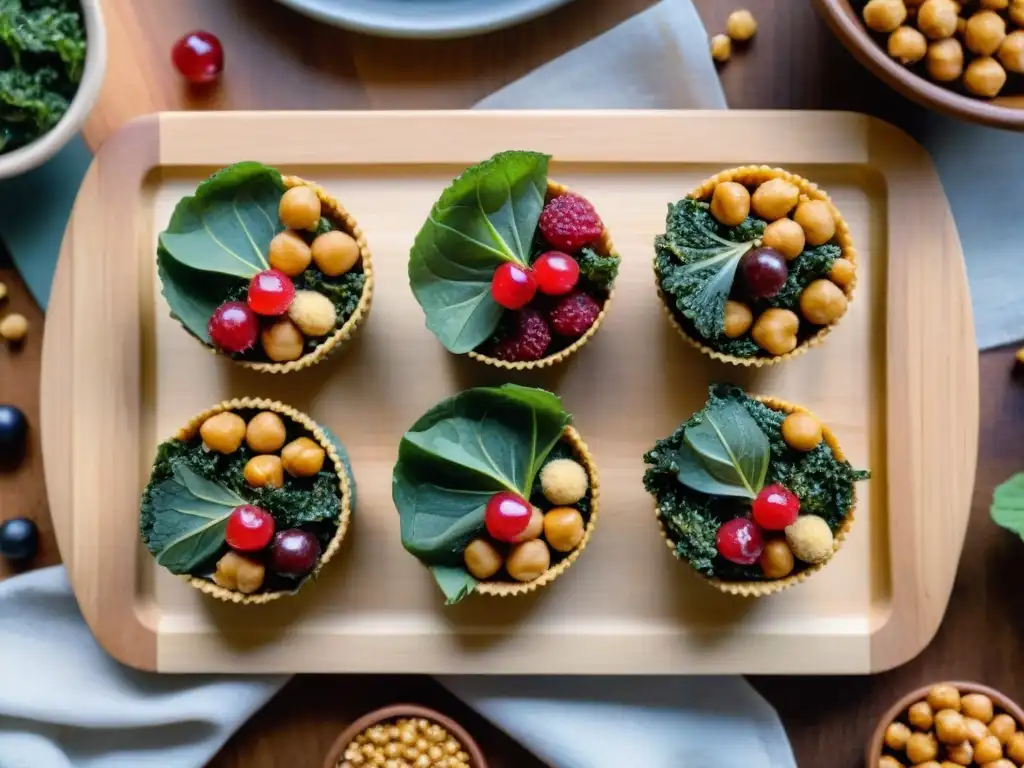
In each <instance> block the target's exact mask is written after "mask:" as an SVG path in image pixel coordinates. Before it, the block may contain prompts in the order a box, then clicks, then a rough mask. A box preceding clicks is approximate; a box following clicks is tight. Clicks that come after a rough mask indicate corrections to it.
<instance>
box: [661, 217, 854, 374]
mask: <svg viewBox="0 0 1024 768" xmlns="http://www.w3.org/2000/svg"><path fill="white" fill-rule="evenodd" d="M766 226H767V222H765V221H764V220H763V219H760V218H758V217H756V216H748V217H747V219H746V220H745V221H744V222H743V223H742V224H740V225H739V226H736V227H727V226H725V225H723V224H720V223H719V222H718V221H717V220H715V218H714V217H713V216H712V215H711V212H710V206H709V205H708V204H707V203H705V202H699V201H697V200H693V199H690V198H684V199H683V200H680V201H679V202H678V203H674V204H672V205H669V212H668V216H667V217H666V220H665V234H663V235H658V236H657V237H656V238H655V240H654V252H655V255H654V272H655V275H656V276H657V280H658V286H659V287H660V288H661V290H662V293H663V294H664V296H665V300H666V302H667V304H668V307H669V309H670V310H671V311H672V314H673V315H674V316H675V318H676V320H677V322H678V323H679V324H680V325H681V326H682V328H683V330H685V331H686V333H687V334H688V335H689V336H691V337H693V338H695V339H701V340H703V341H704V343H705V344H707V345H708V346H709V347H711V348H712V349H714V350H716V351H718V352H722V353H723V354H727V355H733V356H735V357H771V355H769V354H768V353H767V352H765V351H764V350H763V349H761V348H760V347H759V346H757V344H756V343H754V341H753V339H751V338H750V335H749V333H748V334H747V335H744V336H741V337H740V338H738V339H730V338H729V337H727V336H726V335H725V311H724V307H725V301H726V300H727V299H729V298H733V299H736V300H738V301H743V302H744V303H745V304H747V306H749V307H750V309H751V311H752V312H753V313H754V316H755V317H756V316H757V315H759V314H760V313H761V312H763V311H764V310H765V309H768V308H770V307H778V308H781V309H789V310H792V311H793V312H797V313H798V314H799V303H800V293H801V292H802V291H803V289H804V288H806V287H807V286H808V285H809V284H810V283H811V282H813V281H814V280H818V279H820V278H824V277H827V276H828V274H829V271H830V270H831V269H832V264H833V263H834V262H835V260H836V259H837V258H839V257H840V256H841V255H842V249H841V248H840V247H839V246H838V245H836V244H834V243H826V244H825V245H820V246H817V247H815V248H808V249H806V250H805V251H804V252H803V253H801V254H800V255H799V256H797V257H796V258H795V259H793V260H792V261H789V262H787V266H788V267H789V276H788V277H787V279H786V284H785V285H784V286H783V287H782V290H781V291H780V292H779V293H778V294H777V295H776V296H773V297H772V298H770V299H757V300H753V301H751V300H750V298H749V297H747V296H745V295H744V294H743V292H742V289H741V288H739V287H737V285H736V279H735V278H736V268H737V266H738V263H739V259H740V258H741V257H742V253H743V251H742V249H741V248H740V249H737V248H735V247H734V246H733V244H736V246H742V244H745V243H750V242H751V241H759V240H760V237H761V236H762V234H763V233H764V229H765V227H766ZM817 332H818V327H817V326H813V325H811V324H810V323H808V322H806V321H803V322H801V324H800V331H799V336H798V338H799V340H800V341H801V342H802V341H804V340H805V339H807V338H809V337H811V336H813V335H814V334H815V333H817Z"/></svg>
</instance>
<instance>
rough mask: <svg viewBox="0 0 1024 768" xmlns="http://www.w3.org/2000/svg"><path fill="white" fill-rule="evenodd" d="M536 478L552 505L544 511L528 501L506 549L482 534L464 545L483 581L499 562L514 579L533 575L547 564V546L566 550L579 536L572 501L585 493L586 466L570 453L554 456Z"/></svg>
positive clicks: (470, 567)
mask: <svg viewBox="0 0 1024 768" xmlns="http://www.w3.org/2000/svg"><path fill="white" fill-rule="evenodd" d="M540 484H541V491H542V492H543V494H544V498H546V499H547V500H548V501H549V502H551V503H552V504H554V505H555V506H554V507H552V508H551V509H549V510H548V511H547V513H544V512H542V511H541V509H540V507H537V506H534V507H533V514H532V516H531V517H530V522H529V523H527V525H526V528H525V530H523V532H522V533H521V534H519V536H518V538H517V539H516V541H515V543H513V544H512V545H511V546H510V547H509V549H508V553H507V555H504V556H503V555H502V549H501V548H500V547H501V546H502V545H501V544H500V542H495V541H492V540H491V539H490V538H488V537H483V536H482V537H480V538H478V539H474V540H473V541H471V542H470V543H469V544H468V545H467V546H466V549H465V550H464V551H463V553H462V558H463V561H464V562H465V564H466V570H467V571H469V572H470V573H471V574H472V575H473V577H474V578H476V579H479V580H481V581H485V580H487V579H489V578H491V577H492V576H494V575H495V574H496V573H498V571H500V570H501V569H502V567H504V568H505V571H506V572H507V573H508V575H509V576H511V577H512V578H513V579H515V580H516V581H522V582H529V581H533V580H535V579H538V578H540V577H541V575H543V573H544V572H545V571H547V569H548V568H550V567H551V552H552V550H554V551H555V552H559V553H566V552H572V551H573V550H574V549H576V547H578V546H579V544H580V542H581V541H583V535H584V533H585V532H586V522H585V521H584V520H583V514H582V513H581V512H580V510H579V509H577V508H576V507H575V506H573V505H574V504H577V503H579V502H580V500H582V499H583V497H584V496H586V495H587V489H588V488H589V486H590V479H589V478H588V477H587V470H586V469H584V467H583V465H582V464H580V463H579V462H576V461H573V460H572V459H555V460H554V461H550V462H548V463H547V464H545V465H544V468H543V469H542V470H541V472H540Z"/></svg>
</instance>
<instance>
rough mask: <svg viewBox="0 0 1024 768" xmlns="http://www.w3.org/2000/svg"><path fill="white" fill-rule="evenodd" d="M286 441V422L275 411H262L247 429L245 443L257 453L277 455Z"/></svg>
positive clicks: (250, 420) (254, 417) (251, 420)
mask: <svg viewBox="0 0 1024 768" xmlns="http://www.w3.org/2000/svg"><path fill="white" fill-rule="evenodd" d="M284 439H285V428H284V421H283V420H282V419H281V417H280V416H278V415H277V414H276V413H274V412H273V411H260V412H259V413H257V414H256V415H255V416H253V417H252V418H251V419H249V425H248V426H247V427H246V428H245V442H246V444H247V445H248V446H249V447H250V448H252V449H253V450H254V451H256V453H277V452H278V451H280V450H281V446H283V445H284Z"/></svg>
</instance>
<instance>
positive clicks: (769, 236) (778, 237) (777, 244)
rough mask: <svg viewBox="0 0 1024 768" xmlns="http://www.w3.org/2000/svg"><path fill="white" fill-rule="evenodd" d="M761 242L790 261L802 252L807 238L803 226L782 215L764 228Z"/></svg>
mask: <svg viewBox="0 0 1024 768" xmlns="http://www.w3.org/2000/svg"><path fill="white" fill-rule="evenodd" d="M761 242H762V243H763V244H764V245H766V246H768V247H769V248H774V249H775V250H777V251H778V252H779V253H781V254H782V255H783V256H784V257H785V258H786V260H787V261H792V260H793V259H795V258H796V257H797V256H799V255H800V254H801V253H803V250H804V245H805V244H806V243H807V238H806V237H805V236H804V230H803V227H801V226H800V225H799V224H797V223H796V222H795V221H793V220H792V219H787V218H785V217H783V218H781V219H776V220H775V221H773V222H772V223H771V224H769V225H768V226H767V227H765V228H764V235H762V236H761Z"/></svg>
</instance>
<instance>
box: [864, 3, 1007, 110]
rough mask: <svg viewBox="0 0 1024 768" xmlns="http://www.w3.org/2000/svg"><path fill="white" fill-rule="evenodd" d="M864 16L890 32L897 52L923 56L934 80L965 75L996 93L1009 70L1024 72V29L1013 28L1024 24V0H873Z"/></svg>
mask: <svg viewBox="0 0 1024 768" xmlns="http://www.w3.org/2000/svg"><path fill="white" fill-rule="evenodd" d="M863 17H864V23H865V24H866V25H867V26H868V28H869V29H871V30H873V31H874V32H878V33H880V34H886V35H888V36H889V37H888V42H887V43H886V48H887V50H888V52H889V55H890V56H891V57H892V58H894V59H896V60H897V61H899V62H900V63H901V64H904V65H907V66H911V65H914V64H917V63H918V62H920V61H922V60H923V61H924V69H925V71H926V72H927V73H928V76H929V77H930V78H931V79H932V80H935V81H937V82H940V83H952V82H955V81H957V80H960V81H961V82H962V83H963V86H964V88H966V89H967V91H968V92H970V93H971V94H973V95H975V96H980V97H982V98H988V99H990V98H994V97H995V96H998V95H999V92H1000V91H1001V90H1002V89H1003V87H1004V86H1005V85H1006V80H1007V73H1008V72H1012V73H1015V74H1021V73H1024V30H1022V29H1013V28H1012V26H1013V25H1016V26H1017V27H1024V0H964V2H958V1H957V0H870V1H869V2H868V3H867V5H865V6H864V12H863ZM967 59H970V61H967V63H966V66H965V65H964V64H965V61H966V60H967Z"/></svg>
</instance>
